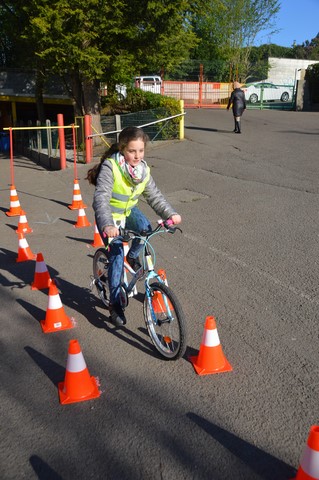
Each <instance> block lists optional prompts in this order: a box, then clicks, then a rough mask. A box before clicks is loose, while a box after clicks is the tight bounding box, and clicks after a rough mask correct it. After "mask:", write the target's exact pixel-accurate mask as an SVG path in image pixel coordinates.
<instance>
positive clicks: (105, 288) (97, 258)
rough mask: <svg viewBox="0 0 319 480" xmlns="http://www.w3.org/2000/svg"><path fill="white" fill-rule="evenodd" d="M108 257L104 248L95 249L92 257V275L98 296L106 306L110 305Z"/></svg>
mask: <svg viewBox="0 0 319 480" xmlns="http://www.w3.org/2000/svg"><path fill="white" fill-rule="evenodd" d="M108 263H109V261H108V258H107V255H106V251H105V248H103V247H102V248H99V249H98V250H96V252H95V254H94V257H93V277H94V285H95V287H96V290H97V293H98V296H99V297H100V299H101V300H102V302H103V304H104V305H105V306H106V308H109V305H110V290H109V282H108Z"/></svg>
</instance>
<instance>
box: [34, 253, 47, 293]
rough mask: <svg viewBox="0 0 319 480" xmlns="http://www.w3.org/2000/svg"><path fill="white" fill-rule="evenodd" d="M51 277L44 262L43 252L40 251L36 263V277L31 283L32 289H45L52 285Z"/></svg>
mask: <svg viewBox="0 0 319 480" xmlns="http://www.w3.org/2000/svg"><path fill="white" fill-rule="evenodd" d="M51 282H52V280H51V277H50V274H49V272H48V269H47V266H46V264H45V262H44V259H43V255H42V253H38V255H37V261H36V263H35V272H34V279H33V282H32V283H31V289H32V290H43V289H45V288H49V287H50V285H51Z"/></svg>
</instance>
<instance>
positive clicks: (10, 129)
mask: <svg viewBox="0 0 319 480" xmlns="http://www.w3.org/2000/svg"><path fill="white" fill-rule="evenodd" d="M9 138H10V171H11V185H14V172H13V141H12V128H11V127H10V128H9Z"/></svg>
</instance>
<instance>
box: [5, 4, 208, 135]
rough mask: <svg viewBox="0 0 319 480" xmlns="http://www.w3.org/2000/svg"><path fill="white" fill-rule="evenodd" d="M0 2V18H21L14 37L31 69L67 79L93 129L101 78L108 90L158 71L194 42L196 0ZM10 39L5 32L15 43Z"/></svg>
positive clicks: (174, 61)
mask: <svg viewBox="0 0 319 480" xmlns="http://www.w3.org/2000/svg"><path fill="white" fill-rule="evenodd" d="M2 3H4V4H5V5H6V7H7V8H6V12H5V11H4V10H3V13H7V14H8V15H9V14H11V15H15V16H16V17H17V18H19V19H21V20H23V21H22V23H21V25H20V27H19V28H18V29H15V35H17V37H18V38H19V41H20V40H21V41H24V42H25V45H28V46H29V51H30V54H32V61H30V65H32V66H33V67H35V66H36V65H40V66H41V67H43V66H45V71H46V72H47V71H49V72H54V73H57V74H59V75H65V76H68V77H69V78H70V79H71V81H70V85H71V91H72V95H73V98H74V104H75V113H76V114H77V115H83V114H91V115H92V118H93V123H95V126H96V128H98V127H99V113H100V97H99V85H100V81H101V80H102V81H106V82H107V83H108V86H109V88H110V91H112V89H113V90H114V88H115V84H116V83H121V82H123V83H125V82H129V81H130V80H131V78H132V77H133V75H136V74H138V73H139V72H141V71H144V70H145V71H147V70H149V71H153V72H155V71H156V72H158V71H159V70H160V69H161V67H164V69H167V68H171V66H173V65H176V64H178V63H180V62H181V61H182V60H184V59H186V58H187V57H188V54H189V50H190V49H191V48H192V47H193V46H194V45H195V44H196V36H195V34H194V33H193V31H192V26H191V24H190V21H189V16H190V14H191V12H194V11H195V9H196V8H198V5H199V4H201V3H202V0H198V1H197V2H196V1H191V0H175V1H174V2H171V1H170V0H162V1H152V0H148V1H146V0H112V1H110V0H50V1H49V0H29V1H28V2H24V1H22V0H20V1H16V2H2ZM15 35H14V34H13V35H11V37H10V35H9V38H11V41H12V42H13V43H14V42H15V41H16V40H15V38H16V37H15ZM39 78H41V76H40V77H39ZM39 85H40V83H39Z"/></svg>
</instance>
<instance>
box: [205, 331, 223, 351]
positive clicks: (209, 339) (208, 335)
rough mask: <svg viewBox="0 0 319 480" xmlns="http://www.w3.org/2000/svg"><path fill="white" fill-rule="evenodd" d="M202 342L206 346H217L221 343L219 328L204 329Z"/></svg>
mask: <svg viewBox="0 0 319 480" xmlns="http://www.w3.org/2000/svg"><path fill="white" fill-rule="evenodd" d="M202 344H203V345H205V346H206V347H217V346H218V345H219V344H220V341H219V336H218V332H217V328H215V329H214V330H205V331H204V335H203V341H202Z"/></svg>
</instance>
